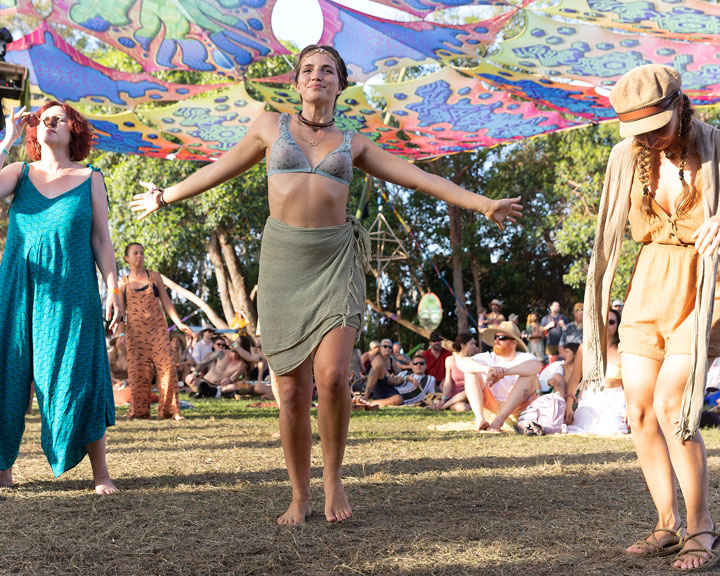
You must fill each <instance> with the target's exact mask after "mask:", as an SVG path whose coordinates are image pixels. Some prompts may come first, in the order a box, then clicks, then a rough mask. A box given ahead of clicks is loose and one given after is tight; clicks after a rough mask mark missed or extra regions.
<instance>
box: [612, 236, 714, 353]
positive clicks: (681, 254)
mask: <svg viewBox="0 0 720 576" xmlns="http://www.w3.org/2000/svg"><path fill="white" fill-rule="evenodd" d="M697 268H698V254H697V252H696V251H695V249H694V248H693V247H682V246H672V245H667V244H655V243H652V244H646V245H644V246H643V247H642V249H641V251H640V255H639V256H638V260H637V263H636V264H635V271H634V272H633V277H632V280H631V282H630V286H629V288H628V294H627V298H626V301H625V306H624V307H623V312H622V320H621V322H620V332H619V335H620V346H619V350H620V352H625V353H627V354H637V355H638V356H644V357H646V358H652V359H654V360H657V361H658V362H662V361H663V360H664V359H665V358H666V357H668V356H672V355H675V354H690V353H691V347H692V341H693V321H694V313H695V297H696V290H697ZM719 355H720V286H718V285H717V281H716V289H715V306H714V309H713V322H712V329H711V332H710V344H709V346H708V356H710V357H714V356H719Z"/></svg>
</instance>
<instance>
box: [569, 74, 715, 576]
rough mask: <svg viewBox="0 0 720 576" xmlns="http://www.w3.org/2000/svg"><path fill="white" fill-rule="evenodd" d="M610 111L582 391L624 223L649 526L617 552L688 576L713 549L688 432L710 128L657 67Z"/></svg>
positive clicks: (602, 327) (698, 365)
mask: <svg viewBox="0 0 720 576" xmlns="http://www.w3.org/2000/svg"><path fill="white" fill-rule="evenodd" d="M610 102H611V103H612V105H613V107H614V108H615V111H616V112H617V114H618V118H619V119H620V135H621V136H623V137H624V138H625V140H623V141H622V142H620V143H619V144H618V145H617V146H615V147H614V148H613V150H612V153H611V154H610V160H609V162H608V168H607V175H606V178H605V187H604V189H603V193H602V198H601V201H600V209H599V216H598V227H597V235H596V238H595V246H594V249H593V256H592V260H591V262H590V269H589V271H588V280H587V289H586V292H585V327H584V334H585V341H584V343H583V347H584V348H585V353H584V356H583V380H584V383H583V384H584V386H587V387H590V389H595V388H600V386H601V382H602V380H603V377H604V375H605V364H606V359H605V350H606V345H605V340H606V338H607V325H608V309H609V304H610V288H611V286H612V280H613V276H614V274H615V270H616V267H617V262H618V254H619V252H620V245H621V243H622V239H623V235H624V230H625V227H626V224H627V221H628V219H629V221H630V228H631V230H632V236H633V239H634V240H636V241H637V242H640V243H642V248H641V250H640V254H639V255H638V259H637V262H636V264H635V271H634V273H633V277H632V281H631V283H630V287H629V289H628V294H627V299H626V303H625V307H624V308H623V316H622V320H621V322H620V353H621V358H622V372H623V385H624V387H625V395H626V398H627V414H628V418H629V421H630V427H631V428H632V437H633V442H634V444H635V450H636V452H637V455H638V460H639V461H640V467H641V468H642V471H643V474H644V476H645V481H646V482H647V485H648V488H649V490H650V495H651V496H652V499H653V503H654V505H655V507H656V509H657V515H658V520H657V524H656V525H655V527H654V528H652V529H651V530H650V534H649V535H648V536H647V537H646V538H643V539H640V540H639V541H638V542H637V543H636V544H633V545H632V546H630V547H629V548H628V549H627V552H628V553H630V554H636V555H638V556H648V557H649V556H664V555H670V554H672V553H677V554H676V556H675V557H674V559H673V561H672V567H673V569H674V570H677V571H680V572H695V571H697V570H705V569H708V568H709V567H710V566H711V565H713V564H715V563H716V562H717V560H718V549H719V548H720V538H719V537H718V532H717V531H716V529H715V525H714V524H713V522H712V519H711V518H710V512H709V510H708V468H707V456H706V453H705V445H704V444H703V440H702V438H701V437H700V433H699V432H698V426H699V420H700V413H701V410H702V405H703V395H704V389H705V374H706V372H707V366H708V363H707V362H708V356H710V357H716V356H718V355H720V339H719V338H718V336H719V334H716V333H715V331H714V330H711V328H712V326H713V325H714V324H715V323H714V322H713V290H714V288H715V283H716V276H717V257H718V256H717V253H718V246H720V216H718V215H717V214H718V192H720V180H719V179H720V173H719V170H720V131H718V130H717V129H715V128H713V127H712V126H708V125H707V124H704V123H703V122H699V121H698V120H694V119H693V118H692V115H693V111H692V109H691V107H690V102H689V100H688V98H687V96H685V95H684V94H683V93H682V90H681V78H680V75H679V74H678V73H677V72H676V71H675V70H673V69H672V68H668V67H666V66H660V65H655V64H651V65H646V66H641V67H639V68H636V69H634V70H631V71H630V72H628V73H627V74H625V75H624V76H623V77H622V78H620V80H619V81H618V83H617V84H616V85H615V87H614V88H613V89H612V91H611V93H610ZM715 294H716V295H720V291H716V292H715ZM718 308H720V307H718V306H717V305H715V316H716V317H717V316H718V314H717V312H718ZM678 485H679V486H680V490H681V492H682V495H683V497H684V499H685V505H686V508H687V524H686V525H685V526H683V521H682V519H681V517H680V512H679V510H678V499H677V486H678Z"/></svg>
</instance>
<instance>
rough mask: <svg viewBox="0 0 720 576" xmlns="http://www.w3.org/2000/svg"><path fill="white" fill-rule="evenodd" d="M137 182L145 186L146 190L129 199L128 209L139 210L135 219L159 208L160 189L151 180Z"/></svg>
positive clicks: (140, 218) (141, 217) (139, 218)
mask: <svg viewBox="0 0 720 576" xmlns="http://www.w3.org/2000/svg"><path fill="white" fill-rule="evenodd" d="M138 183H139V184H140V185H142V186H144V187H145V188H147V191H146V192H143V193H142V194H135V196H133V199H132V200H131V201H130V210H132V211H133V212H140V214H138V217H137V219H138V220H142V219H143V218H145V217H146V216H149V215H150V214H152V213H153V212H155V211H156V210H158V209H159V208H160V201H159V199H158V197H159V196H160V194H161V193H162V191H161V190H160V189H159V188H158V187H157V186H155V184H153V183H152V182H143V181H142V180H140V181H139V182H138Z"/></svg>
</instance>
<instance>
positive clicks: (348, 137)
mask: <svg viewBox="0 0 720 576" xmlns="http://www.w3.org/2000/svg"><path fill="white" fill-rule="evenodd" d="M353 136H355V132H353V131H352V130H345V131H344V132H343V149H347V150H349V149H350V147H351V146H352V141H353Z"/></svg>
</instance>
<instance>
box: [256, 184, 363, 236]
mask: <svg viewBox="0 0 720 576" xmlns="http://www.w3.org/2000/svg"><path fill="white" fill-rule="evenodd" d="M348 191H349V188H348V187H347V186H346V185H344V184H342V183H340V182H336V181H335V180H333V179H331V178H328V177H326V176H322V175H320V174H310V173H290V174H273V175H272V176H270V177H268V203H269V205H270V216H271V217H272V218H275V219H276V220H280V221H282V222H285V223H286V224H289V225H290V226H295V227H297V228H325V227H327V226H340V225H341V224H344V223H345V220H346V217H345V210H346V205H347V198H348Z"/></svg>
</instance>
